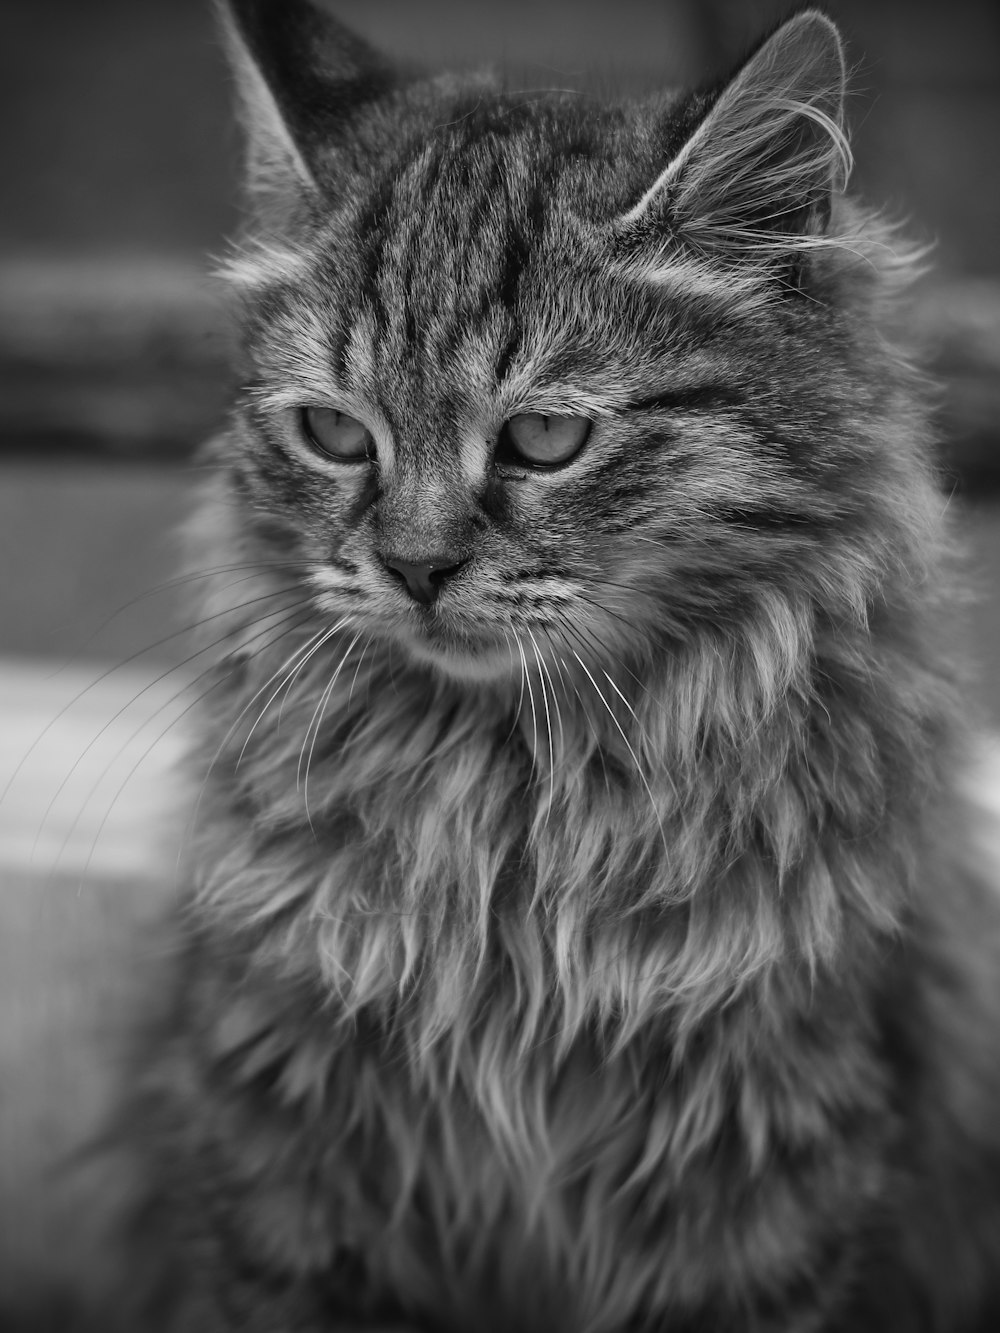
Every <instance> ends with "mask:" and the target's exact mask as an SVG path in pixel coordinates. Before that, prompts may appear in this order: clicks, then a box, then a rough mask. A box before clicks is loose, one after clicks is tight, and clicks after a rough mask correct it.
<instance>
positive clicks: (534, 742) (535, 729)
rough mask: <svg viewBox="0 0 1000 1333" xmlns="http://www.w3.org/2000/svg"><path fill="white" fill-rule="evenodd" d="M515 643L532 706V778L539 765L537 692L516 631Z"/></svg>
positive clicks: (522, 677)
mask: <svg viewBox="0 0 1000 1333" xmlns="http://www.w3.org/2000/svg"><path fill="white" fill-rule="evenodd" d="M514 641H515V642H516V644H517V651H518V652H519V653H520V654H521V672H522V676H521V679H522V680H523V681H524V683H525V685H526V686H527V689H528V702H529V704H530V705H531V776H532V778H533V777H534V776H535V769H536V767H537V765H538V714H537V713H536V711H535V692H534V690H533V689H532V688H531V677H530V676H529V674H528V663H527V659H526V658H525V656H524V645H523V644H522V643H521V639H520V635H519V634H518V633H517V631H516V630H515V631H514Z"/></svg>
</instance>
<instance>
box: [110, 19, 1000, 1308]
mask: <svg viewBox="0 0 1000 1333" xmlns="http://www.w3.org/2000/svg"><path fill="white" fill-rule="evenodd" d="M240 8H241V18H240V19H239V21H238V22H232V23H231V24H230V29H231V38H232V46H233V50H234V53H235V58H236V65H237V69H238V72H240V79H241V86H242V88H243V92H244V96H245V100H246V102H247V104H248V106H249V108H250V111H249V117H250V120H251V146H252V152H251V175H252V184H253V197H254V199H255V200H256V205H255V206H256V208H257V210H258V216H259V219H260V224H261V228H262V234H263V243H262V244H261V245H259V246H258V247H257V248H256V249H249V250H248V251H247V253H246V255H245V256H244V257H243V258H242V259H241V260H239V261H238V262H237V263H236V264H235V265H234V266H233V273H234V276H235V277H236V278H237V280H238V281H240V282H242V283H243V284H244V285H245V286H246V287H247V288H248V292H249V294H248V297H247V300H246V302H245V306H246V313H247V318H246V322H245V329H246V339H245V349H244V367H243V369H244V377H245V383H246V386H247V388H246V392H245V393H244V394H243V395H242V396H241V400H240V404H239V407H238V410H237V413H236V415H235V417H234V424H233V427H232V430H231V431H230V433H229V435H228V436H227V437H226V438H225V439H224V440H223V441H221V442H220V444H219V446H218V447H217V450H216V455H217V457H218V458H219V459H220V461H221V464H222V466H221V467H220V479H219V481H218V483H217V486H216V490H215V493H214V494H213V496H212V497H211V498H210V500H209V502H208V503H207V505H206V512H205V521H204V524H203V532H204V534H205V541H206V543H207V549H208V552H209V557H208V563H210V564H214V565H217V566H219V568H220V571H221V572H220V573H219V574H218V575H217V576H216V577H215V578H214V580H213V586H212V589H211V591H210V593H209V595H208V598H207V614H208V615H209V616H211V617H212V619H211V620H210V621H209V624H210V627H211V629H212V632H213V635H220V634H222V633H225V635H226V639H225V652H224V654H223V655H222V660H221V661H220V663H219V666H218V669H217V675H216V677H215V678H214V680H213V682H212V689H211V691H210V693H209V695H208V703H207V704H206V706H205V708H204V710H203V727H204V740H203V743H202V745H201V747H200V754H199V757H198V763H197V764H196V771H197V776H198V781H199V783H200V784H202V791H201V796H200V798H199V807H198V814H197V820H196V834H195V845H194V848H193V851H192V867H193V870H192V874H193V877H194V884H195V888H194V893H193V896H192V902H191V904H190V910H189V912H188V914H187V935H186V938H187V943H186V945H185V947H184V950H183V953H182V956H181V958H180V961H179V966H178V972H177V990H176V996H175V1000H174V1003H173V1006H172V1007H171V1008H170V1010H169V1013H168V1014H166V1015H165V1017H164V1021H163V1024H162V1027H161V1028H159V1029H158V1030H157V1032H156V1033H155V1034H154V1037H153V1038H152V1039H151V1040H150V1041H149V1043H148V1046H147V1050H146V1052H145V1055H144V1058H143V1062H142V1063H143V1066H144V1068H143V1070H142V1073H141V1077H140V1078H139V1080H138V1083H137V1089H136V1093H135V1098H136V1100H135V1103H134V1105H133V1107H132V1115H131V1121H130V1123H131V1125H132V1126H133V1127H134V1128H135V1127H138V1128H139V1130H140V1131H141V1132H140V1135H139V1139H140V1141H141V1147H142V1155H143V1160H144V1162H145V1164H146V1166H145V1169H146V1170H147V1171H148V1178H149V1188H148V1195H149V1200H148V1205H147V1207H146V1209H145V1211H144V1213H143V1216H142V1219H141V1222H140V1221H137V1222H136V1225H135V1231H134V1239H135V1241H136V1244H137V1254H138V1255H140V1256H141V1257H140V1258H138V1259H137V1260H136V1265H137V1266H136V1268H135V1269H134V1270H133V1277H134V1281H133V1284H132V1285H133V1288H134V1290H135V1291H138V1292H141V1293H142V1300H143V1301H144V1303H145V1304H144V1310H143V1312H142V1313H136V1314H135V1315H134V1316H133V1320H134V1322H135V1323H136V1324H137V1325H138V1326H141V1325H142V1323H143V1322H147V1323H148V1322H151V1321H152V1322H157V1321H159V1322H160V1323H161V1324H162V1325H163V1326H165V1327H168V1328H169V1329H171V1330H177V1331H178V1333H179V1331H180V1330H184V1331H185V1333H188V1331H189V1330H190V1331H191V1333H202V1331H204V1333H209V1331H212V1333H214V1331H215V1330H223V1329H241V1330H244V1329H245V1330H251V1331H252V1330H261V1333H263V1330H268V1333H272V1331H274V1333H276V1331H277V1330H282V1333H285V1330H287V1333H298V1331H299V1330H303V1331H304V1330H310V1331H311V1330H320V1329H334V1328H336V1327H338V1326H339V1325H340V1323H341V1322H345V1323H346V1322H350V1321H351V1320H356V1321H359V1322H364V1321H365V1320H379V1319H381V1320H386V1319H393V1318H396V1319H400V1320H404V1321H407V1322H409V1323H411V1324H413V1325H416V1326H419V1327H423V1328H427V1329H428V1330H436V1329H442V1330H444V1329H455V1330H473V1329H475V1330H477V1333H479V1331H480V1330H483V1331H485V1330H491V1329H495V1330H498V1331H499V1330H538V1333H542V1331H543V1330H544V1331H545V1333H548V1331H549V1330H551V1331H552V1333H561V1331H562V1330H565V1331H566V1333H584V1331H585V1330H588V1331H590V1330H592V1331H593V1333H597V1331H598V1330H608V1331H609V1333H610V1331H611V1330H621V1331H622V1333H624V1330H631V1331H634V1333H640V1331H645V1330H671V1333H694V1330H698V1331H699V1333H700V1331H701V1330H711V1333H724V1331H728V1330H733V1333H737V1330H772V1329H773V1330H775V1333H777V1331H778V1330H782V1331H786V1333H807V1331H809V1333H812V1330H817V1331H818V1330H847V1329H851V1330H866V1329H871V1330H876V1329H879V1330H881V1329H899V1330H910V1329H924V1328H927V1329H934V1330H937V1329H941V1330H956V1333H957V1330H960V1329H965V1328H969V1329H972V1328H975V1327H977V1324H976V1320H980V1321H983V1322H982V1327H983V1328H985V1327H989V1326H990V1325H989V1323H988V1322H987V1321H988V1320H989V1318H990V1317H991V1316H990V1310H991V1308H993V1309H994V1311H995V1309H996V1307H991V1305H990V1301H991V1300H995V1299H996V1296H995V1292H996V1290H997V1287H998V1275H1000V898H998V897H997V895H996V892H995V888H994V886H993V885H992V883H991V882H990V871H989V869H988V867H987V860H986V853H985V850H983V849H984V848H985V842H984V834H983V831H982V828H981V827H980V824H979V820H980V816H978V815H977V814H976V813H975V811H974V809H973V807H972V805H971V804H970V803H969V802H968V801H967V799H966V798H965V797H964V796H963V795H962V790H961V782H960V774H961V768H962V765H963V763H964V762H965V755H964V741H963V732H962V727H961V723H960V720H959V712H960V710H959V707H958V703H957V702H956V695H957V694H958V693H959V691H958V689H957V686H956V684H955V681H954V679H953V673H952V669H951V667H950V665H949V651H948V650H949V644H948V641H947V640H948V629H947V624H948V621H947V602H948V596H949V595H948V592H947V588H946V584H945V578H944V574H943V572H942V562H943V554H942V552H943V549H944V545H945V543H944V539H943V537H942V535H941V532H940V521H941V520H940V511H941V508H942V506H941V503H940V500H939V498H938V496H937V494H936V492H935V489H934V485H933V480H932V477H931V472H930V467H929V464H928V462H927V459H926V456H925V454H926V439H925V435H926V428H925V425H924V420H923V411H922V408H921V405H920V403H919V401H918V395H917V394H916V391H915V382H914V379H913V377H912V375H911V373H910V372H909V371H907V370H906V369H905V367H904V366H903V365H902V363H901V362H900V359H899V357H898V355H897V353H896V352H895V351H894V350H893V349H892V348H891V347H890V346H889V344H888V342H887V341H886V338H885V336H884V333H883V331H882V309H881V307H882V304H883V300H884V297H885V295H886V292H887V290H888V287H889V285H890V282H891V271H890V270H891V267H892V266H891V263H890V262H889V260H888V258H887V256H888V251H887V247H886V236H885V234H884V233H883V232H882V231H881V230H880V229H879V227H878V226H877V224H875V223H874V222H873V221H872V220H871V219H870V218H868V217H866V215H865V214H863V213H862V212H861V211H859V210H858V209H857V208H856V207H855V206H854V205H852V204H850V203H848V202H847V201H845V200H844V199H843V198H842V197H841V196H840V195H839V193H838V192H837V190H836V189H835V188H834V183H833V182H834V178H835V172H836V160H835V159H836V154H837V152H838V151H839V149H840V148H841V147H842V142H841V139H840V135H839V129H838V126H839V115H840V97H841V91H842V89H841V84H842V64H841V57H840V51H839V45H838V43H837V40H836V37H835V34H834V33H833V31H832V29H831V27H830V25H829V24H828V23H827V22H826V21H825V20H824V19H822V18H820V17H818V16H815V15H809V16H802V17H800V18H799V19H797V20H793V21H792V22H791V23H790V24H789V25H787V26H786V27H785V28H784V29H782V30H781V31H780V32H779V34H778V35H777V36H776V37H775V38H773V39H772V41H771V43H770V44H769V45H768V46H766V47H764V48H763V50H762V52H761V53H759V54H758V56H757V57H755V58H754V60H753V61H751V62H750V64H749V65H748V66H746V68H745V69H744V71H743V72H741V73H740V74H739V75H738V76H737V78H736V79H735V80H734V81H733V82H732V83H730V84H729V85H728V86H727V87H726V89H725V90H724V91H723V92H722V94H721V95H719V96H717V97H714V98H713V97H703V98H689V99H685V100H680V101H675V100H671V99H658V100H656V99H654V100H653V101H650V102H647V103H645V104H634V105H633V104H627V103H623V104H621V105H616V106H612V107H606V106H605V105H603V104H600V103H595V102H591V101H589V100H586V99H574V98H572V97H569V96H566V95H563V94H558V93H539V94H532V95H528V94H517V93H511V92H505V91H504V90H503V89H502V88H500V87H499V86H495V85H493V84H491V83H490V82H489V81H488V80H485V79H484V80H475V81H471V82H465V83H463V82H462V81H460V80H459V81H440V82H438V83H435V84H420V83H403V82H398V81H396V80H395V79H394V76H392V75H391V73H390V72H389V71H387V70H386V69H385V68H384V67H383V66H382V65H380V64H379V63H378V62H377V61H374V60H373V59H372V58H371V57H370V56H369V55H368V54H367V53H366V52H365V51H364V50H363V49H362V48H359V47H358V46H357V45H356V44H355V43H353V41H351V40H349V39H347V38H346V37H345V36H344V35H343V34H337V33H334V34H333V37H334V41H333V46H332V48H331V53H328V54H326V55H324V56H322V57H320V55H319V51H320V44H319V40H318V39H319V37H320V36H322V33H321V32H314V30H313V29H314V27H315V26H316V25H315V24H314V21H313V18H312V17H310V15H309V14H308V13H306V12H301V13H300V6H299V5H286V6H281V5H278V4H275V5H266V4H253V5H244V6H241V7H240ZM321 26H322V25H320V27H321ZM539 414H541V415H539ZM539 421H543V422H544V423H545V424H544V432H545V433H544V435H543V436H539V435H538V434H537V428H538V422H539ZM552 423H556V424H555V425H552ZM580 423H585V424H582V425H581V424H580ZM540 440H541V443H539V441H540ZM539 450H542V451H544V450H555V453H554V454H553V453H545V452H543V453H542V454H541V455H539V454H538V452H537V451H539ZM144 1264H148V1268H145V1267H143V1265H144ZM991 1287H992V1292H993V1294H992V1295H991ZM151 1311H153V1312H155V1319H153V1316H152V1315H151V1314H150V1312H151Z"/></svg>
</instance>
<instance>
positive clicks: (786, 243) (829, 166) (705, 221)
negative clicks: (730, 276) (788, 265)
mask: <svg viewBox="0 0 1000 1333" xmlns="http://www.w3.org/2000/svg"><path fill="white" fill-rule="evenodd" d="M845 81H846V73H845V65H844V53H843V47H842V45H841V41H840V36H839V34H838V32H837V29H836V27H835V26H834V24H833V23H832V22H831V21H830V20H829V19H828V18H826V17H825V15H823V14H820V13H818V12H817V11H815V10H808V11H806V12H805V13H802V14H798V15H796V17H795V18H792V19H789V20H788V22H787V23H784V24H783V25H782V26H781V27H780V28H779V29H778V30H777V32H775V33H774V35H773V36H772V37H770V38H769V39H768V40H767V41H765V42H764V43H763V45H762V46H761V47H760V48H759V49H758V50H757V51H756V53H755V54H754V55H752V56H751V57H750V58H749V60H747V62H746V63H745V64H744V65H743V67H742V68H741V69H740V70H739V72H738V73H737V74H736V75H735V77H734V78H733V79H732V80H731V81H730V82H729V83H728V84H727V85H726V87H725V88H723V90H722V92H721V93H720V94H719V96H718V98H717V99H716V101H715V103H714V105H713V106H712V108H711V110H710V111H709V112H708V114H707V116H706V117H705V119H704V120H703V121H702V122H701V124H700V125H699V126H698V128H697V129H696V130H695V131H694V133H693V134H692V135H691V136H690V138H689V139H688V140H687V142H686V143H685V144H684V146H683V148H681V150H680V152H679V153H678V154H677V155H676V156H675V157H674V159H673V161H672V162H671V163H670V164H669V165H668V166H667V168H666V169H665V170H664V171H663V172H662V174H661V175H660V176H659V177H658V178H657V180H656V181H655V182H654V183H653V185H652V186H651V187H650V188H649V190H647V191H646V193H645V194H644V195H643V196H642V198H641V199H640V200H639V202H638V203H637V204H636V205H635V206H634V207H633V208H632V209H630V210H629V212H628V213H626V214H625V216H624V217H623V218H621V219H620V222H619V225H620V226H623V227H624V228H626V229H627V230H632V231H634V230H635V229H640V230H643V231H645V230H646V229H647V228H657V227H659V226H661V225H664V224H665V225H666V226H668V227H669V228H670V230H672V231H674V232H676V233H677V234H678V235H680V236H681V237H683V238H684V239H685V240H687V241H688V242H689V243H690V244H692V245H693V246H694V247H695V248H697V249H698V250H701V251H705V252H709V253H714V254H716V255H718V256H719V257H729V258H732V259H733V260H735V261H739V262H745V261H746V260H747V259H750V258H752V257H754V255H757V256H769V255H773V254H775V253H776V252H780V251H789V250H792V251H794V250H803V249H807V248H809V247H810V246H811V245H813V244H815V243H817V242H818V241H821V238H822V237H823V236H824V233H825V231H826V228H827V226H828V223H829V218H830V211H831V201H832V196H833V194H834V193H835V192H838V191H841V190H843V188H844V187H845V185H846V183H847V178H848V175H849V174H850V169H851V153H850V146H849V144H848V141H847V136H846V133H845V131H844V92H845Z"/></svg>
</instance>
